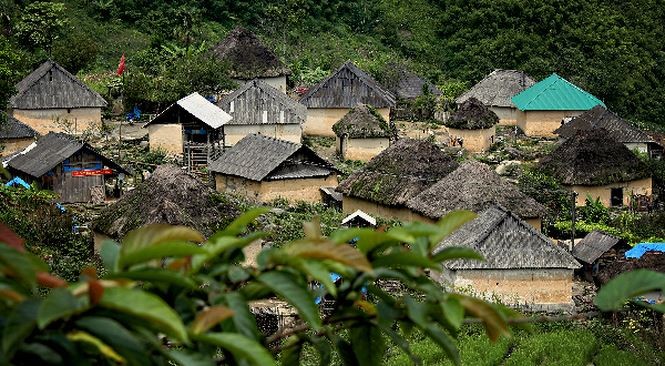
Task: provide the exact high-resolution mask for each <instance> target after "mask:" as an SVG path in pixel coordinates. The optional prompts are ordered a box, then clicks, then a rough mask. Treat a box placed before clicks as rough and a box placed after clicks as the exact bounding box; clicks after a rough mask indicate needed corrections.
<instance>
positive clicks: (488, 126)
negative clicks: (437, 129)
mask: <svg viewBox="0 0 665 366" xmlns="http://www.w3.org/2000/svg"><path fill="white" fill-rule="evenodd" d="M497 123H499V117H498V116H497V115H496V114H495V113H494V112H492V111H491V110H490V109H489V108H487V107H486V106H485V105H484V104H483V103H482V102H480V101H479V100H478V99H476V98H469V99H467V100H465V101H464V102H463V103H462V104H460V105H459V107H458V108H457V110H456V111H455V112H453V114H452V115H451V116H450V117H449V118H448V119H446V121H445V122H444V125H445V126H446V127H447V129H448V136H449V138H450V144H451V145H453V146H460V147H462V148H464V149H466V150H467V151H470V152H475V153H477V152H483V151H486V150H489V148H490V147H491V146H492V144H494V138H495V136H496V127H495V126H496V124H497Z"/></svg>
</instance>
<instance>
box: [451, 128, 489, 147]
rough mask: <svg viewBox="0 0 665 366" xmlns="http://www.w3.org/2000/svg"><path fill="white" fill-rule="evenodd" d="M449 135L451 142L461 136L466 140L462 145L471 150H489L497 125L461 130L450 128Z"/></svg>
mask: <svg viewBox="0 0 665 366" xmlns="http://www.w3.org/2000/svg"><path fill="white" fill-rule="evenodd" d="M448 135H449V136H450V140H451V142H452V141H453V140H454V139H456V138H457V137H461V138H462V139H463V140H464V142H463V143H462V147H463V148H464V149H465V150H467V151H470V152H482V151H486V150H489V148H490V146H492V144H493V143H494V136H495V135H496V127H495V126H492V127H491V128H485V129H481V130H461V129H457V128H450V127H449V128H448Z"/></svg>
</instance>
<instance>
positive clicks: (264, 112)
mask: <svg viewBox="0 0 665 366" xmlns="http://www.w3.org/2000/svg"><path fill="white" fill-rule="evenodd" d="M263 123H268V111H263Z"/></svg>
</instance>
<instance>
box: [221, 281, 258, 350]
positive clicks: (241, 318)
mask: <svg viewBox="0 0 665 366" xmlns="http://www.w3.org/2000/svg"><path fill="white" fill-rule="evenodd" d="M224 300H225V303H226V306H228V307H229V308H230V309H231V310H233V313H234V315H233V317H232V318H231V319H232V320H233V326H234V327H235V329H236V331H237V332H238V333H240V334H242V335H244V336H245V337H248V338H250V339H254V340H258V339H259V338H260V335H259V330H258V329H257V327H256V318H255V317H254V315H253V314H252V313H251V311H249V307H248V306H247V301H246V300H245V299H244V298H243V297H242V295H240V294H239V293H237V292H231V293H228V294H226V295H225V296H224Z"/></svg>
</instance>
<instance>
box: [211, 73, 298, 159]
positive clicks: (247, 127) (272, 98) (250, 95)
mask: <svg viewBox="0 0 665 366" xmlns="http://www.w3.org/2000/svg"><path fill="white" fill-rule="evenodd" d="M218 105H219V106H220V108H222V109H223V110H224V111H226V112H227V113H228V114H229V115H231V116H232V117H233V119H232V120H231V121H229V122H228V123H227V124H226V125H225V126H224V135H225V136H224V137H225V143H226V145H227V146H233V145H235V144H236V143H237V142H238V141H240V140H241V139H242V138H243V137H245V136H247V135H251V134H253V133H259V134H261V135H264V136H270V137H274V138H276V139H280V140H287V141H291V142H295V143H299V142H300V140H301V138H302V125H303V124H304V123H305V118H306V116H307V108H306V107H305V106H304V105H302V104H300V103H298V102H297V101H295V100H293V99H291V98H289V97H288V96H287V95H286V94H284V93H282V92H280V91H279V90H277V89H275V88H273V87H272V86H270V85H268V84H267V83H265V82H263V81H261V80H258V79H255V80H252V81H248V82H247V83H245V84H244V85H242V86H241V87H240V88H238V89H237V90H235V91H233V92H232V93H231V94H228V95H226V96H224V97H223V98H222V99H221V100H220V101H219V103H218Z"/></svg>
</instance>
